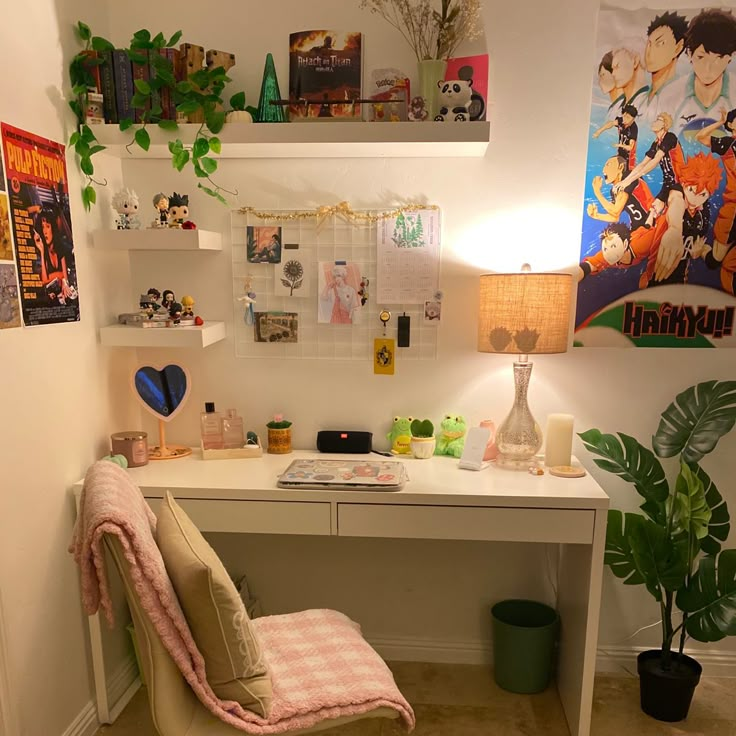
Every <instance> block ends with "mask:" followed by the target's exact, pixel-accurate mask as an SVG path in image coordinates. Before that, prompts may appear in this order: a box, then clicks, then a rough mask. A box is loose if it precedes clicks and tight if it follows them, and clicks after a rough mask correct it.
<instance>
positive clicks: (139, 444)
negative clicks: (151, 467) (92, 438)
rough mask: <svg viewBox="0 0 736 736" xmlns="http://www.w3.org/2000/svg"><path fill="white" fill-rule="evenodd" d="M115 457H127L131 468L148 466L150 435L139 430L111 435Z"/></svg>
mask: <svg viewBox="0 0 736 736" xmlns="http://www.w3.org/2000/svg"><path fill="white" fill-rule="evenodd" d="M110 442H111V444H112V454H113V455H125V459H126V460H127V461H128V467H129V468H139V467H140V466H141V465H147V464H148V434H147V433H146V432H139V431H137V430H135V431H130V432H115V434H111V435H110Z"/></svg>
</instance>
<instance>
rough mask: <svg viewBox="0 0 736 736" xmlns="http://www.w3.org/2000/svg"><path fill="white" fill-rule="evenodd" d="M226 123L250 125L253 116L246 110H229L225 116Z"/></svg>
mask: <svg viewBox="0 0 736 736" xmlns="http://www.w3.org/2000/svg"><path fill="white" fill-rule="evenodd" d="M225 122H227V123H252V122H253V116H252V115H251V114H250V113H249V112H248V111H247V110H231V111H230V112H229V113H228V114H227V115H225Z"/></svg>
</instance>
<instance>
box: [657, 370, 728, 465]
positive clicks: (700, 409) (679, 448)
mask: <svg viewBox="0 0 736 736" xmlns="http://www.w3.org/2000/svg"><path fill="white" fill-rule="evenodd" d="M734 423H736V381H720V382H719V381H705V382H704V383H699V384H697V385H696V386H691V387H690V388H688V389H687V390H685V391H683V392H682V393H680V394H678V395H677V397H676V398H675V400H674V401H673V402H672V403H671V404H670V405H669V406H668V407H667V408H666V409H665V410H664V411H663V412H662V419H661V420H660V422H659V427H657V433H656V434H655V435H654V437H653V438H652V447H654V451H655V452H656V453H657V455H659V457H674V456H675V455H680V454H682V460H683V461H684V462H686V463H696V462H699V461H700V459H701V458H702V457H703V455H707V454H708V453H709V452H713V450H714V449H715V446H716V445H717V444H718V440H719V439H720V438H721V437H723V435H724V434H727V433H728V432H730V431H731V429H733V425H734Z"/></svg>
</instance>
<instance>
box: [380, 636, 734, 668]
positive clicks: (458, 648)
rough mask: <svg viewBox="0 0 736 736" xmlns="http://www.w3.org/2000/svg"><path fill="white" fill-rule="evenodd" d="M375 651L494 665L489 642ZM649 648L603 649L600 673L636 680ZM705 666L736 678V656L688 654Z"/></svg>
mask: <svg viewBox="0 0 736 736" xmlns="http://www.w3.org/2000/svg"><path fill="white" fill-rule="evenodd" d="M367 639H368V641H369V642H370V643H371V645H372V646H373V648H374V649H375V650H376V651H377V652H378V653H379V654H380V655H381V657H383V658H384V659H387V660H389V661H391V660H393V661H396V662H402V661H403V662H438V663H442V664H482V665H491V664H492V663H493V652H492V649H491V643H490V642H489V641H479V640H471V641H457V640H441V639H417V638H414V637H396V638H390V639H389V638H382V637H371V636H368V637H367ZM648 648H649V647H622V646H600V647H598V653H597V658H596V672H601V673H604V672H608V673H618V674H630V675H632V676H634V677H636V656H637V655H638V654H639V652H643V651H645V650H646V649H648ZM688 654H690V655H691V656H692V657H695V659H697V660H698V662H700V664H701V665H702V666H703V674H704V675H705V676H706V677H736V652H729V651H723V650H697V651H691V652H688Z"/></svg>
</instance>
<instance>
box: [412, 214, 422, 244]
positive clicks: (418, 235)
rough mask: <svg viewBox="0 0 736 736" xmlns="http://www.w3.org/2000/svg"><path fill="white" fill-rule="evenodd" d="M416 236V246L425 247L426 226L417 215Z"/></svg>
mask: <svg viewBox="0 0 736 736" xmlns="http://www.w3.org/2000/svg"><path fill="white" fill-rule="evenodd" d="M414 234H415V235H416V238H415V243H414V244H415V245H416V246H417V247H421V246H422V245H424V225H423V224H422V216H421V215H417V225H416V228H414Z"/></svg>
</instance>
